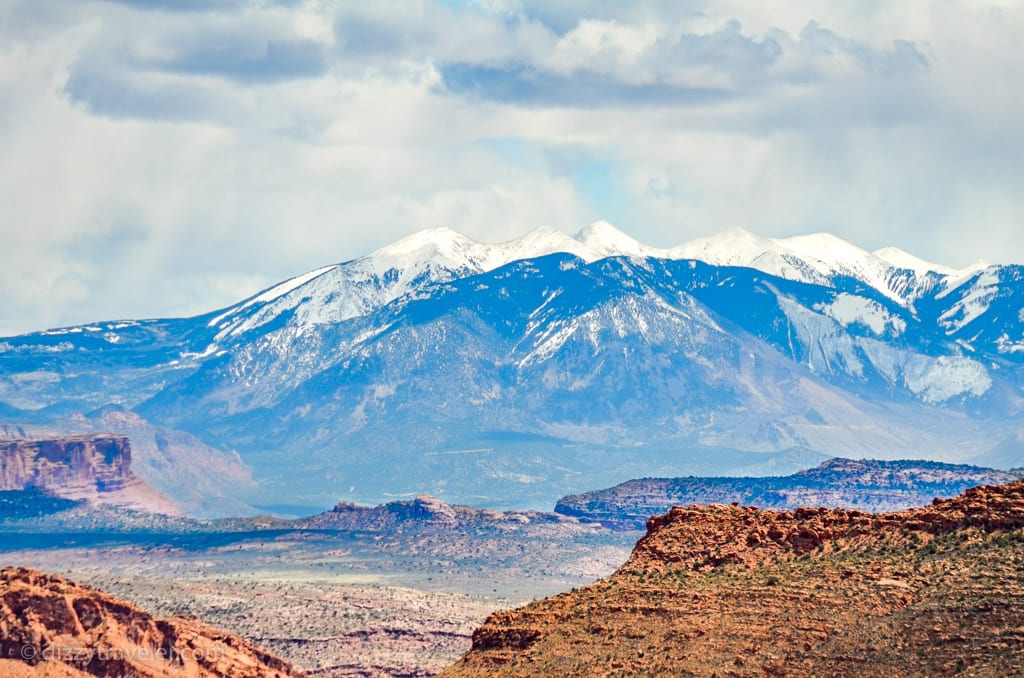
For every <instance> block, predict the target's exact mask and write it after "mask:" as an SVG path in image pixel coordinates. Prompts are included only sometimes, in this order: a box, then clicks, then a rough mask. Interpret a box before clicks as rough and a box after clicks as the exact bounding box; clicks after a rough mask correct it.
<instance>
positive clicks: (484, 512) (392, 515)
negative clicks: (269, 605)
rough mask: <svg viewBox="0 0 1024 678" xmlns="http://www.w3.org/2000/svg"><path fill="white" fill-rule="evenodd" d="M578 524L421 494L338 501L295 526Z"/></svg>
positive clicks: (383, 528)
mask: <svg viewBox="0 0 1024 678" xmlns="http://www.w3.org/2000/svg"><path fill="white" fill-rule="evenodd" d="M578 522H579V521H577V520H576V519H575V518H570V517H568V516H561V515H558V514H555V513H544V512H542V511H494V510H490V509H478V508H474V507H472V506H462V505H459V504H448V503H446V502H444V501H442V500H441V499H438V498H437V497H432V496H430V495H428V494H421V495H420V496H418V497H416V498H415V499H412V500H409V501H393V502H389V503H387V504H380V505H379V506H373V507H370V506H360V505H358V504H351V503H348V502H341V503H339V504H337V505H336V506H335V507H334V508H333V509H331V510H330V511H327V512H326V513H321V514H319V515H316V516H311V517H309V518H303V519H302V520H299V521H296V524H297V525H300V526H301V527H304V528H308V529H322V530H362V531H374V532H387V533H393V532H396V531H401V530H403V529H415V528H422V527H431V528H445V527H460V528H467V527H501V526H502V525H505V526H509V527H512V526H518V525H528V524H552V525H577V524H578Z"/></svg>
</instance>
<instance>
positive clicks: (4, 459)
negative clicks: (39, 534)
mask: <svg viewBox="0 0 1024 678" xmlns="http://www.w3.org/2000/svg"><path fill="white" fill-rule="evenodd" d="M131 461H132V452H131V446H130V444H129V442H128V438H127V437H125V436H122V435H113V434H98V435H82V436H67V437H61V438H52V439H46V440H4V441H0V490H24V489H27V488H35V489H40V490H45V491H46V492H48V493H50V494H53V495H55V496H58V497H63V498H65V499H84V500H86V501H89V502H95V503H103V504H112V505H114V506H120V507H123V508H131V509H136V510H140V511H148V512H151V513H164V514H167V515H183V513H182V511H181V509H180V508H179V507H178V506H177V505H176V504H175V503H174V502H173V501H171V500H170V499H168V498H167V497H166V496H164V495H162V494H160V493H159V492H157V491H156V490H154V489H153V488H152V487H150V486H149V485H147V484H146V483H144V482H143V481H142V480H141V479H139V478H138V477H137V476H136V475H135V474H134V473H133V472H132V469H131Z"/></svg>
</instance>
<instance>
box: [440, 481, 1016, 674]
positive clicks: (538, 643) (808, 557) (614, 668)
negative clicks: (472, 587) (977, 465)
mask: <svg viewBox="0 0 1024 678" xmlns="http://www.w3.org/2000/svg"><path fill="white" fill-rule="evenodd" d="M1022 528H1024V482H1017V483H1014V484H1010V485H1004V486H993V487H985V488H976V489H971V490H968V491H967V492H965V493H964V494H963V495H961V496H959V497H957V498H954V499H949V500H936V501H935V502H934V503H933V504H932V505H930V506H927V507H924V508H918V509H912V510H907V511H902V512H897V513H885V514H871V513H864V512H860V511H852V510H843V509H837V510H830V509H810V508H808V509H797V510H792V511H765V510H760V509H755V508H741V507H739V506H722V505H712V506H691V507H688V508H684V507H676V508H673V509H672V510H671V511H669V512H668V513H667V514H666V515H664V516H660V517H657V518H653V519H651V520H650V522H649V523H648V525H647V534H646V535H645V536H644V537H643V538H642V539H641V540H640V541H639V542H638V543H637V545H636V548H635V549H634V551H633V554H632V556H631V557H630V559H629V561H628V562H627V563H626V564H625V565H623V567H622V568H620V569H619V570H618V571H617V572H616V573H615V574H614V575H612V576H611V577H609V578H607V579H605V580H602V581H599V582H597V583H595V584H593V585H592V586H590V587H587V588H585V589H581V590H579V591H573V592H571V593H566V594H561V595H559V596H556V597H554V598H550V599H547V600H543V601H539V602H536V603H533V604H531V605H528V606H527V607H525V608H522V609H519V610H514V611H507V612H498V613H495V614H493V615H492V616H491V617H490V618H489V619H488V620H487V622H486V623H485V624H484V626H483V627H481V628H480V629H478V630H477V631H476V632H475V633H474V635H473V649H472V651H470V652H469V654H467V655H466V656H465V657H464V658H463V659H462V660H460V662H459V663H458V664H456V665H455V666H453V667H452V668H450V669H449V670H448V671H447V672H446V674H445V675H448V676H480V675H488V676H491V675H507V676H512V675H517V676H534V675H593V676H610V675H622V676H626V675H705V676H710V675H715V674H717V675H720V676H726V675H732V676H764V675H777V676H782V675H790V676H820V675H829V676H891V675H901V676H953V675H984V676H1005V675H1024V531H1022Z"/></svg>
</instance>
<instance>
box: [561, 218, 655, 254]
mask: <svg viewBox="0 0 1024 678" xmlns="http://www.w3.org/2000/svg"><path fill="white" fill-rule="evenodd" d="M575 240H576V241H577V242H579V243H580V244H582V245H584V246H586V247H587V248H589V249H590V250H592V251H593V252H594V254H596V255H598V256H601V257H608V256H616V255H626V256H645V255H649V254H652V253H653V250H652V248H650V247H647V246H646V245H643V244H641V243H640V242H639V241H638V240H636V239H635V238H633V237H632V236H629V235H626V234H625V233H623V232H622V231H620V230H619V229H618V228H616V227H615V226H613V225H612V224H610V223H608V222H607V221H595V222H594V223H592V224H590V225H589V226H586V227H585V228H583V229H582V230H580V232H579V233H577V234H576V236H575Z"/></svg>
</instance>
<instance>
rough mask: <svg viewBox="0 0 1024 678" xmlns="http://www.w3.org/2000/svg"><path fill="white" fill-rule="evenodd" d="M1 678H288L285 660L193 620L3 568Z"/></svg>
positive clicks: (53, 578)
mask: <svg viewBox="0 0 1024 678" xmlns="http://www.w3.org/2000/svg"><path fill="white" fill-rule="evenodd" d="M0 675H4V676H8V675H12V676H20V675H24V676H103V677H106V676H110V677H113V676H135V677H138V678H156V677H157V676H161V677H163V676H180V677H181V678H288V677H290V676H296V675H298V674H297V673H295V672H294V671H293V670H292V668H291V667H290V666H289V665H288V664H287V663H285V662H284V661H283V660H281V659H279V658H277V657H275V656H274V655H272V654H270V653H268V652H266V651H265V650H262V649H260V648H258V647H256V646H255V645H253V644H251V643H249V642H247V641H245V640H243V639H242V638H239V637H238V636H235V635H232V634H230V633H226V632H223V631H218V630H216V629H213V628H211V627H209V626H206V625H205V624H203V623H202V622H199V621H197V620H195V619H184V618H180V617H172V618H169V619H160V618H154V617H152V616H151V615H149V614H147V613H146V612H144V611H142V610H140V609H139V608H137V607H135V606H134V605H131V604H130V603H126V602H124V601H122V600H119V599H117V598H114V597H113V596H110V595H108V594H106V593H103V592H102V591H97V590H95V589H91V588H88V587H85V586H80V585H78V584H75V583H72V582H69V581H67V580H65V579H63V578H61V577H58V576H56V575H50V574H45V573H42V572H39V571H37V570H32V569H28V568H13V567H8V568H4V569H2V570H0Z"/></svg>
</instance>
